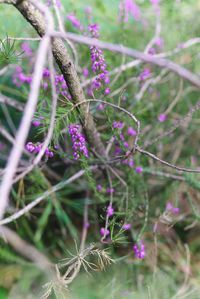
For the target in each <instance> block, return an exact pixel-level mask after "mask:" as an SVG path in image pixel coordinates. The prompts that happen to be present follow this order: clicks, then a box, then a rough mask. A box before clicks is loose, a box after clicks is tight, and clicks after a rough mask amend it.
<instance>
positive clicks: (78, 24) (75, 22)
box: [67, 13, 83, 30]
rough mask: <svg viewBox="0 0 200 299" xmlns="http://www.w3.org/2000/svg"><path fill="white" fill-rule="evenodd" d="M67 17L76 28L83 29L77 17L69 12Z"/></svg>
mask: <svg viewBox="0 0 200 299" xmlns="http://www.w3.org/2000/svg"><path fill="white" fill-rule="evenodd" d="M67 19H68V20H69V21H70V22H71V24H72V26H74V27H75V28H76V29H79V30H83V26H82V25H81V22H80V21H79V20H78V19H77V17H76V16H75V15H74V14H73V13H71V14H69V15H68V16H67Z"/></svg>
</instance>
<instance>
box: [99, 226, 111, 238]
mask: <svg viewBox="0 0 200 299" xmlns="http://www.w3.org/2000/svg"><path fill="white" fill-rule="evenodd" d="M109 234H110V231H109V229H105V228H104V227H102V228H101V229H100V235H101V236H103V237H104V236H105V237H106V236H108V235H109Z"/></svg>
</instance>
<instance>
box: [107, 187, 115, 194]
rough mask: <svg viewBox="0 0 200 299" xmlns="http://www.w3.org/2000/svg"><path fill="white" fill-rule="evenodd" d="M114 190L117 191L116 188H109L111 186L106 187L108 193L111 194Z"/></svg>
mask: <svg viewBox="0 0 200 299" xmlns="http://www.w3.org/2000/svg"><path fill="white" fill-rule="evenodd" d="M114 191H115V190H114V188H109V187H108V188H107V189H106V192H107V193H110V194H111V193H114Z"/></svg>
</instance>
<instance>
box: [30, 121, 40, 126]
mask: <svg viewBox="0 0 200 299" xmlns="http://www.w3.org/2000/svg"><path fill="white" fill-rule="evenodd" d="M32 125H33V126H34V127H39V126H40V125H41V122H40V121H39V120H34V121H32Z"/></svg>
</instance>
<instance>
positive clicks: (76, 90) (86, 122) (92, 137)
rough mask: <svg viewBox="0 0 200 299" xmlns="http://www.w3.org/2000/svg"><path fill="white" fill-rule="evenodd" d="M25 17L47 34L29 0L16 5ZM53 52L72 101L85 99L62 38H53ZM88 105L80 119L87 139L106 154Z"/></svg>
mask: <svg viewBox="0 0 200 299" xmlns="http://www.w3.org/2000/svg"><path fill="white" fill-rule="evenodd" d="M14 6H15V7H16V8H17V9H18V11H19V12H20V13H21V14H22V15H23V16H24V18H25V19H26V20H27V21H28V22H29V23H30V24H31V25H32V26H33V27H34V29H35V30H36V31H37V33H38V34H39V35H40V36H41V37H42V36H44V35H45V32H46V30H45V19H44V16H43V15H42V14H41V12H40V11H39V10H38V9H37V8H35V6H34V5H33V4H32V3H30V2H29V1H27V0H24V1H21V2H17V3H16V4H15V5H14ZM52 52H53V55H54V58H55V60H56V62H57V64H58V66H59V68H60V70H61V73H62V74H63V76H64V78H65V81H66V83H67V86H68V88H69V92H70V95H71V96H72V101H73V102H74V103H75V104H77V103H80V102H82V101H84V100H85V96H84V93H83V89H82V87H81V84H80V81H79V78H78V76H77V72H76V70H75V67H74V64H73V62H72V60H71V58H70V56H69V53H68V51H67V49H66V47H65V44H64V43H63V41H62V39H61V38H52ZM87 107H88V105H87V104H84V105H81V108H80V110H79V111H80V120H81V122H82V125H83V127H84V130H85V133H86V136H87V139H88V141H89V143H90V145H91V146H92V147H94V148H95V149H96V151H97V152H98V153H99V154H101V155H105V149H104V145H103V143H102V142H101V139H100V135H99V134H98V132H97V129H96V126H95V123H94V120H93V117H92V115H91V114H90V113H88V109H87Z"/></svg>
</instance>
